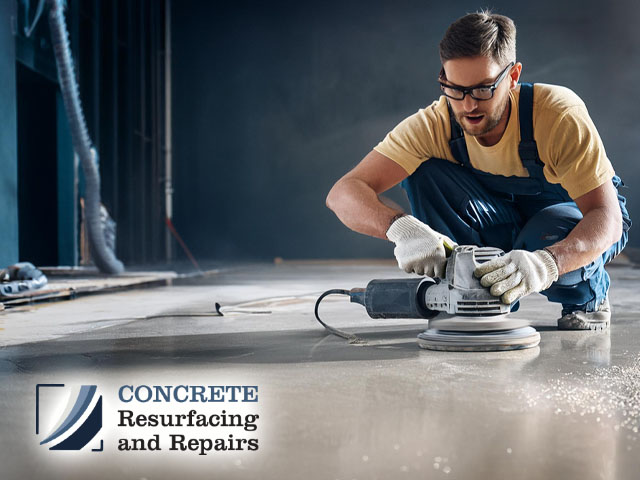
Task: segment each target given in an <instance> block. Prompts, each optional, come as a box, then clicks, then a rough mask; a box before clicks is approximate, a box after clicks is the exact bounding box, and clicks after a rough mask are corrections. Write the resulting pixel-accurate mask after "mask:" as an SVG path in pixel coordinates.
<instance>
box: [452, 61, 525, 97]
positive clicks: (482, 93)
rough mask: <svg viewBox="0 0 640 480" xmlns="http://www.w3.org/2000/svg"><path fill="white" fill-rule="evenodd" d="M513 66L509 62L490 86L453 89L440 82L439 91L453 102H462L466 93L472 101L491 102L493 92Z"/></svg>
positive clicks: (512, 63) (513, 63)
mask: <svg viewBox="0 0 640 480" xmlns="http://www.w3.org/2000/svg"><path fill="white" fill-rule="evenodd" d="M514 65H515V62H511V63H510V64H509V65H507V67H506V68H505V69H504V70H502V72H500V75H498V78H496V81H495V82H493V84H492V85H477V86H475V87H468V88H464V87H454V86H453V85H447V84H446V83H442V82H440V89H441V90H442V93H444V95H445V97H449V98H452V99H454V100H463V99H464V97H465V95H466V94H467V93H468V94H469V95H471V98H473V99H474V100H491V99H492V98H493V92H494V91H495V89H496V88H498V85H500V82H501V81H502V79H503V78H504V77H506V76H507V72H508V71H509V69H510V68H511V67H513V66H514ZM440 78H441V79H443V78H444V68H443V69H442V70H440Z"/></svg>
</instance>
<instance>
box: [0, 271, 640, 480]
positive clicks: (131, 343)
mask: <svg viewBox="0 0 640 480" xmlns="http://www.w3.org/2000/svg"><path fill="white" fill-rule="evenodd" d="M610 273H611V276H612V285H613V287H612V291H611V304H612V308H613V311H614V313H613V326H612V328H611V330H610V332H607V333H592V332H561V331H557V330H556V329H555V320H556V318H557V314H558V310H559V309H558V307H557V306H556V305H552V304H550V303H548V302H547V301H546V299H544V297H542V296H539V295H535V296H531V297H529V298H527V299H526V300H525V301H524V302H523V306H522V308H521V309H520V311H519V312H518V313H517V314H516V315H518V316H520V317H527V318H530V319H531V320H532V323H533V325H534V326H535V327H536V328H538V330H539V331H540V333H541V337H542V340H541V343H540V347H538V348H535V349H531V350H523V351H515V352H495V353H448V352H447V353H445V352H431V351H424V350H420V349H419V348H418V347H417V344H416V342H415V337H416V335H417V334H418V333H419V332H420V331H422V330H424V328H425V327H426V325H425V324H424V323H421V322H419V321H416V320H408V321H402V322H395V323H394V322H393V321H391V320H383V321H381V320H371V319H368V317H367V316H366V314H365V313H364V309H363V308H362V307H361V306H359V305H355V304H350V303H348V301H346V300H345V299H343V298H340V297H329V298H328V299H327V301H326V303H323V305H322V308H321V316H322V317H323V318H324V319H325V320H326V321H328V322H329V323H331V324H333V325H334V326H337V327H339V328H345V329H348V330H350V331H357V332H358V334H359V335H360V336H361V337H363V338H365V339H366V340H367V341H368V344H367V345H364V346H356V345H349V344H348V343H346V342H345V341H344V340H342V339H340V338H337V337H335V336H331V335H327V334H326V333H325V331H324V330H323V329H322V328H321V327H320V326H319V325H318V324H317V323H316V321H315V319H314V317H313V304H314V301H315V298H316V297H317V295H318V294H319V293H320V292H322V291H324V290H326V289H329V288H352V287H356V286H365V285H366V283H367V281H368V280H370V279H372V278H393V277H398V276H400V275H403V274H401V273H399V271H398V270H397V268H395V267H393V266H391V265H369V266H367V265H319V264H309V265H304V264H286V263H285V264H282V265H277V266H274V265H261V266H260V265H258V266H255V265H253V266H244V267H242V268H239V269H234V270H230V271H228V272H227V273H223V274H221V275H219V276H217V277H215V278H213V279H208V280H207V281H206V282H207V284H195V285H191V286H174V287H163V288H156V289H149V290H140V291H130V292H123V293H117V294H108V295H100V296H95V297H86V298H80V299H78V300H74V301H70V302H59V303H51V304H44V305H38V306H36V307H31V308H28V309H25V310H23V311H10V312H5V313H4V314H2V315H0V342H1V345H2V346H3V347H2V348H1V349H0V381H1V385H2V388H1V390H0V407H1V408H2V410H1V411H2V412H3V416H2V420H1V423H0V425H1V432H2V435H1V437H0V462H1V465H2V469H3V471H2V475H1V477H2V478H3V479H14V478H15V479H18V478H20V479H24V478H34V479H39V478H47V479H54V478H65V479H68V478H104V479H114V478H132V479H161V478H167V479H169V478H170V479H174V478H179V477H178V476H183V477H184V478H201V477H202V478H205V477H206V478H229V479H245V478H247V479H248V478H252V479H253V478H264V479H290V478H291V479H299V478H307V479H316V478H317V479H340V480H342V479H349V480H350V479H354V478H357V479H377V478H380V479H388V478H421V479H424V478H429V479H430V478H451V479H453V478H473V479H481V478H491V479H494V478H518V479H540V478H563V479H573V478H576V479H577V478H580V479H626V478H629V479H631V478H638V472H640V442H638V428H639V427H640V342H638V340H637V338H638V337H639V336H640V322H638V319H639V318H640V298H638V296H637V292H638V290H639V287H640V270H638V269H634V268H632V267H628V266H627V267H616V268H611V269H610ZM215 302H219V303H220V304H221V305H222V306H223V312H225V315H224V316H222V317H220V316H212V315H211V313H212V312H214V304H215ZM38 383H65V384H69V385H71V384H96V385H97V386H98V391H99V393H101V394H102V396H103V399H104V410H103V411H104V419H103V429H102V431H101V432H100V433H99V434H98V436H97V437H96V438H98V437H100V438H101V439H103V440H104V451H103V452H100V453H96V452H90V451H85V450H82V451H79V452H55V451H50V450H48V449H46V447H44V446H40V445H38V442H39V440H40V438H38V437H37V436H36V435H35V430H34V423H35V421H34V416H35V415H34V412H35V409H34V407H35V385H36V384H38ZM128 384H133V385H141V384H146V385H179V384H189V385H258V387H259V402H258V403H255V404H233V403H224V404H222V405H221V404H206V405H205V404H177V405H176V404H171V405H168V404H160V405H157V404H154V405H153V406H150V404H143V403H139V404H136V405H133V406H131V405H132V404H127V405H129V407H127V408H131V409H132V410H136V412H147V413H148V412H151V411H164V412H183V411H188V410H189V409H190V408H196V409H197V410H198V411H203V412H208V413H211V412H216V411H217V412H219V411H220V409H221V408H226V409H227V410H228V411H229V412H231V411H235V412H245V413H246V412H253V413H259V415H260V418H259V421H258V422H257V423H258V429H257V430H256V431H255V432H246V431H244V430H242V429H237V428H236V430H233V429H232V430H228V431H227V430H225V431H224V435H223V437H225V438H226V436H227V434H228V433H229V432H231V433H233V434H235V435H236V437H243V436H244V437H247V438H249V437H255V438H258V439H259V449H258V450H257V451H253V452H249V451H226V452H221V451H219V452H214V451H211V452H209V453H208V454H207V455H198V454H197V453H196V452H190V451H186V452H175V451H169V450H168V448H167V447H168V445H167V444H166V443H163V447H165V448H164V449H163V451H161V452H151V451H146V452H121V451H118V449H117V443H118V438H122V437H125V436H129V437H133V436H135V435H134V434H139V436H140V437H143V436H144V435H146V436H147V437H150V436H151V434H152V433H154V432H157V431H158V430H155V431H154V430H152V429H144V428H138V429H137V430H136V429H135V428H134V429H130V430H125V429H123V428H121V427H118V426H117V418H116V411H117V409H118V408H122V407H123V404H121V403H119V401H118V397H117V390H118V388H119V386H121V385H128ZM184 405H188V406H186V407H185V406H184ZM154 408H155V409H156V410H153V409H154ZM145 409H146V410H145ZM163 409H164V410H163ZM178 430H179V429H178ZM172 431H173V430H171V429H169V428H166V429H164V430H162V431H160V433H161V434H162V435H167V434H168V433H171V432H172ZM220 432H222V430H220V431H217V430H215V429H206V428H198V429H195V430H194V429H191V430H187V431H186V432H185V434H186V435H191V436H192V437H194V438H195V437H198V436H199V437H209V438H216V437H220V436H221V433H220ZM163 438H165V437H163ZM163 442H164V440H163ZM91 445H93V444H91Z"/></svg>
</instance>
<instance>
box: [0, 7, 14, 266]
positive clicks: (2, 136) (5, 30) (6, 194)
mask: <svg viewBox="0 0 640 480" xmlns="http://www.w3.org/2000/svg"><path fill="white" fill-rule="evenodd" d="M14 8H15V4H14V2H11V1H4V2H0V85H2V88H1V89H0V268H2V267H4V266H6V265H9V264H12V263H15V262H17V261H18V154H17V145H16V135H17V133H16V129H17V127H16V73H15V42H14V39H13V33H12V25H11V22H12V20H13V15H14V13H15V12H14Z"/></svg>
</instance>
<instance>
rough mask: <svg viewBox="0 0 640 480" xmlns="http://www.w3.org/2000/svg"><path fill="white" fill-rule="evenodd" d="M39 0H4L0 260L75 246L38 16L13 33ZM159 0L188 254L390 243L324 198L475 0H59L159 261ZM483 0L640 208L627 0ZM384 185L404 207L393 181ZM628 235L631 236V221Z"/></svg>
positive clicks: (332, 253) (266, 256) (405, 104)
mask: <svg viewBox="0 0 640 480" xmlns="http://www.w3.org/2000/svg"><path fill="white" fill-rule="evenodd" d="M36 4H37V2H35V1H30V2H27V1H26V0H15V1H8V2H0V14H2V15H0V21H2V28H0V80H2V82H1V84H2V86H3V88H2V89H1V90H0V120H2V129H0V175H1V177H0V181H1V183H0V184H1V186H2V188H0V267H1V266H3V265H7V264H9V263H13V262H15V261H18V260H23V261H25V260H26V261H32V262H34V263H36V264H37V265H55V264H61V265H75V264H77V263H78V261H79V250H80V249H79V244H80V242H79V238H80V235H79V232H80V228H79V224H80V215H79V213H78V212H79V208H78V204H79V202H78V201H77V198H78V196H82V193H83V182H82V175H81V173H80V174H78V172H76V170H75V167H74V162H73V152H72V149H71V145H70V138H69V133H68V126H67V125H66V118H65V112H64V109H63V107H62V103H61V96H60V93H59V89H58V86H57V74H56V67H55V63H54V60H53V55H52V49H51V45H50V36H49V31H48V27H47V21H46V15H45V16H43V18H42V19H41V20H40V22H39V23H38V24H37V28H35V30H34V32H33V34H32V35H31V36H27V35H25V34H24V33H23V30H22V27H23V25H24V23H25V22H27V23H28V21H29V18H33V14H34V10H35V7H36ZM26 5H30V7H29V8H30V12H29V14H28V15H27V14H26V13H25V11H26V10H25V6H26ZM167 5H171V8H170V10H169V12H170V14H171V15H170V17H171V33H172V41H171V47H172V67H173V70H172V88H171V92H172V98H173V115H172V120H173V135H172V138H173V176H174V179H173V180H174V181H173V190H174V218H173V222H174V224H175V226H176V228H177V231H178V232H179V233H180V234H181V235H182V237H183V238H184V240H185V243H186V244H187V245H188V246H189V247H190V248H191V250H192V251H193V253H194V255H195V257H196V258H197V259H198V260H201V261H205V260H212V261H243V260H272V259H273V258H275V257H283V258H285V259H301V258H371V257H387V258H392V255H393V253H392V244H390V243H389V242H385V241H382V240H378V239H372V238H368V237H365V236H363V235H359V234H356V233H354V232H351V231H350V230H348V229H347V228H346V227H344V226H343V225H342V224H341V223H340V222H339V221H338V220H337V218H335V216H334V215H333V213H332V212H330V211H329V210H328V209H327V208H326V207H325V205H324V202H325V198H326V195H327V193H328V191H329V189H330V188H331V186H332V185H333V183H334V182H335V181H336V180H337V179H338V178H340V176H342V175H343V174H344V173H345V172H347V171H348V170H349V169H350V168H352V167H353V166H354V165H356V163H357V162H359V161H360V159H362V157H364V156H365V155H366V154H367V153H368V152H369V151H370V150H371V149H372V148H373V147H374V146H375V145H376V144H377V143H378V142H379V141H380V140H381V139H382V138H384V136H385V134H386V133H387V132H388V131H389V130H391V129H392V128H393V127H394V126H395V125H396V124H397V123H398V122H400V121H401V120H402V119H404V118H405V117H407V116H409V115H411V114H412V113H414V112H416V111H417V110H418V109H419V108H422V107H424V106H426V105H429V104H430V103H431V102H432V101H433V100H434V99H436V98H437V96H438V95H439V89H438V85H437V82H436V77H437V74H438V71H439V68H440V63H439V59H438V42H439V40H440V39H441V37H442V35H443V33H444V31H445V30H446V28H447V27H448V25H449V24H450V23H451V22H452V21H454V20H455V19H456V18H458V17H460V16H462V15H464V14H465V13H467V12H472V11H476V10H477V9H478V8H481V7H483V6H487V5H486V4H485V5H483V4H479V3H475V2H455V3H452V2H435V1H431V0H427V1H424V0H421V1H417V0H415V1H413V0H412V1H395V2H388V1H384V2H383V1H379V0H373V1H368V2H349V1H336V0H325V1H323V2H307V3H303V2H284V1H272V2H258V1H240V2H228V1H227V2H222V1H196V0H179V1H178V0H172V1H171V2H167V1H166V0H137V1H136V2H131V1H129V0H70V1H69V2H68V9H67V12H66V17H67V23H68V25H69V31H70V38H71V47H72V50H73V56H74V60H75V62H76V67H77V76H78V79H79V82H80V94H81V98H82V103H83V105H84V110H85V116H86V118H87V125H88V129H89V133H90V136H91V139H92V141H93V142H94V144H95V145H96V148H97V150H98V152H99V153H100V171H101V175H102V200H103V203H104V204H105V205H106V207H107V208H108V209H109V211H110V213H111V215H112V216H113V217H114V219H115V220H116V221H117V224H118V236H117V255H118V257H119V258H121V259H122V260H123V261H124V262H125V264H127V265H128V266H132V265H135V264H146V265H148V264H159V263H163V262H165V261H166V259H167V258H169V257H171V255H168V253H172V254H173V255H172V257H173V259H174V260H178V261H182V260H186V256H185V254H184V251H183V249H182V248H181V247H179V246H178V244H177V242H176V241H175V240H174V239H173V238H171V237H170V236H169V235H168V234H167V229H166V226H165V214H166V212H165V207H164V192H165V186H166V185H167V179H166V178H165V174H164V168H165V152H166V146H167V132H166V131H165V128H164V125H165V118H164V115H165V86H166V83H165V77H164V66H165V53H166V46H167V43H166V36H165V22H166V19H167V15H166V13H167V10H166V6H167ZM488 6H491V7H493V8H494V11H496V12H498V13H503V14H506V15H508V16H510V17H512V18H513V19H514V20H515V22H516V25H517V27H518V60H519V61H521V62H522V63H523V64H524V68H523V76H522V78H523V81H531V82H546V83H554V84H559V85H564V86H567V87H569V88H571V89H573V90H574V91H575V92H577V93H578V95H580V96H581V97H582V98H583V99H584V101H585V103H586V104H587V106H588V108H589V111H590V113H591V116H592V117H593V119H594V121H595V124H596V126H597V127H598V130H599V132H600V134H601V136H602V138H603V140H604V144H605V146H606V148H607V153H608V155H609V157H610V159H611V160H612V162H613V165H614V167H615V169H616V171H617V173H618V174H619V175H620V176H621V177H622V178H623V180H624V181H625V182H626V184H627V185H628V187H629V188H626V189H625V190H624V191H623V193H624V194H625V195H626V196H627V198H628V201H629V210H630V212H631V216H632V217H633V216H634V214H635V212H636V211H640V194H639V193H638V189H637V186H638V185H640V171H639V168H640V167H638V166H637V162H636V155H637V152H638V151H639V150H640V148H639V147H640V136H639V135H638V127H639V125H640V121H639V120H640V115H639V112H640V93H639V91H638V85H640V64H639V62H638V58H640V35H638V33H637V29H638V25H640V6H638V4H637V2H634V1H631V0H624V1H618V2H610V3H605V2H595V1H587V2H584V1H582V2H578V1H577V0H570V1H566V2H558V1H550V0H543V1H537V2H527V3H524V2H521V3H515V2H507V1H498V2H493V3H492V4H491V5H488ZM77 180H79V182H78V181H77ZM76 184H77V187H76ZM76 190H77V192H78V195H76V193H75V192H76ZM389 196H391V197H392V198H393V199H394V200H396V201H398V202H400V203H401V204H403V205H405V206H406V201H405V199H404V192H402V191H401V190H400V189H399V187H396V188H395V189H393V190H392V191H391V192H390V194H389ZM636 207H638V208H636ZM636 228H637V227H636ZM638 238H640V237H638ZM630 245H632V246H635V247H638V246H640V243H639V241H638V240H637V239H636V236H635V229H632V231H631V237H630ZM167 246H169V247H170V248H171V250H169V251H168V250H167Z"/></svg>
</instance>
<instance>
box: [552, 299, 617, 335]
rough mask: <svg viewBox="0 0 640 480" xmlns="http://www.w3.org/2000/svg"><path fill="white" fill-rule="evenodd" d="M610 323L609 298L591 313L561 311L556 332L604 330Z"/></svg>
mask: <svg viewBox="0 0 640 480" xmlns="http://www.w3.org/2000/svg"><path fill="white" fill-rule="evenodd" d="M610 322H611V309H610V308H609V297H608V296H607V297H605V298H604V300H603V301H602V302H601V303H600V305H598V306H597V307H596V309H595V311H593V312H587V311H582V310H573V311H571V310H569V309H564V308H563V309H562V317H561V318H559V319H558V330H606V329H607V328H609V323H610Z"/></svg>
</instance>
